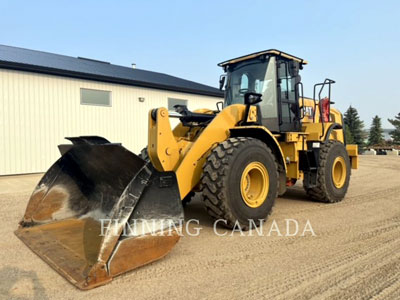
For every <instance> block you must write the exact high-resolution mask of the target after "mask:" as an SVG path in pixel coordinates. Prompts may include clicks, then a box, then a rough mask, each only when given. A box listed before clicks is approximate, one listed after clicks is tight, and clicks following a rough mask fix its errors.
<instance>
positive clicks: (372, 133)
mask: <svg viewBox="0 0 400 300" xmlns="http://www.w3.org/2000/svg"><path fill="white" fill-rule="evenodd" d="M383 142H384V140H383V129H382V122H381V118H379V117H378V116H375V117H374V118H373V119H372V125H371V128H370V130H369V137H368V144H369V145H382V144H383Z"/></svg>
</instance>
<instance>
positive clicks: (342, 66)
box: [0, 0, 400, 128]
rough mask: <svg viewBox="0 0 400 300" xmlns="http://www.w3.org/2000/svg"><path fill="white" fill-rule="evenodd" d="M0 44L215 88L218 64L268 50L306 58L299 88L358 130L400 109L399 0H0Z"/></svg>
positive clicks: (391, 116)
mask: <svg viewBox="0 0 400 300" xmlns="http://www.w3.org/2000/svg"><path fill="white" fill-rule="evenodd" d="M0 11H1V12H2V13H1V18H0V44H3V45H9V46H16V47H23V48H28V49H34V50H41V51H47V52H52V53H57V54H64V55H69V56H75V57H76V56H81V57H88V58H93V59H99V60H103V61H108V62H111V63H113V64H117V65H123V66H131V63H136V65H137V68H140V69H145V70H151V71H156V72H161V73H167V74H171V75H174V76H177V77H181V78H185V79H189V80H193V81H196V82H200V83H204V84H208V85H211V86H215V87H217V86H218V79H219V76H220V75H221V74H222V69H221V68H219V67H217V63H219V62H221V61H224V60H227V59H230V58H234V57H237V56H241V55H245V54H249V53H253V52H257V51H260V50H265V49H270V48H275V49H279V50H282V51H285V52H288V53H290V54H293V55H295V56H298V57H301V58H304V59H306V60H308V62H309V64H308V65H307V66H305V67H304V70H302V73H301V76H302V81H303V84H304V90H305V94H306V95H307V96H312V90H313V85H314V84H315V83H317V82H322V81H323V80H324V79H325V78H331V79H334V80H335V81H336V84H335V85H334V86H333V87H332V101H334V102H335V103H336V104H335V107H337V108H339V109H340V110H341V111H342V112H344V111H345V110H346V109H347V108H348V107H349V105H352V106H354V107H355V108H356V109H357V110H358V112H359V114H360V117H361V119H362V120H364V122H365V125H366V127H367V128H368V127H369V126H370V124H371V120H372V118H373V117H374V116H375V115H378V116H379V117H381V118H382V124H383V127H384V128H392V126H391V125H390V123H389V122H388V121H387V119H388V118H393V117H394V116H395V115H397V114H398V113H400V84H399V81H400V76H399V74H400V58H399V53H400V1H386V0H381V1H376V0H375V1H369V0H368V1H290V0H287V1H276V0H275V1H267V0H264V1H243V0H242V1H236V0H230V1H229V0H218V1H217V0H214V1H209V0H202V1H200V0H199V1H194V0H182V1H174V0H168V1H167V0H165V1H151V0H147V1H144V0H143V1H134V0H131V1H117V0H115V1H102V0H96V1H92V0H90V1H89V0H88V1H84V0H82V1H74V0H69V1H63V0H57V1H54V0H53V1H40V0H35V1H18V0H16V1H4V0H0Z"/></svg>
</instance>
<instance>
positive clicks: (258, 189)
mask: <svg viewBox="0 0 400 300" xmlns="http://www.w3.org/2000/svg"><path fill="white" fill-rule="evenodd" d="M268 190H269V175H268V171H267V168H266V167H265V166H264V165H263V164H262V163H260V162H251V163H249V164H248V165H247V166H246V168H245V169H244V171H243V173H242V178H241V180H240V192H241V194H242V198H243V201H244V203H246V205H247V206H249V207H252V208H256V207H260V206H261V205H262V204H263V203H264V201H265V199H266V198H267V195H268Z"/></svg>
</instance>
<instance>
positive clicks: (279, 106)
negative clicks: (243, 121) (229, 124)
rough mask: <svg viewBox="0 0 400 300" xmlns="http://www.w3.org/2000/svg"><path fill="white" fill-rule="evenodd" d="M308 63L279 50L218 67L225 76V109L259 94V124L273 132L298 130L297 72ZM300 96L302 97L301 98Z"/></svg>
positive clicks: (264, 52) (252, 55) (298, 79)
mask: <svg viewBox="0 0 400 300" xmlns="http://www.w3.org/2000/svg"><path fill="white" fill-rule="evenodd" d="M305 64H307V62H306V61H305V60H303V59H301V58H298V57H295V56H293V55H289V54H287V53H284V52H282V51H278V50H266V51H261V52H257V53H253V54H249V55H246V56H242V57H238V58H235V59H231V60H228V61H225V62H222V63H220V64H218V66H221V67H223V68H224V71H225V72H226V75H223V76H221V80H220V87H221V89H222V87H223V86H224V84H225V78H226V85H225V101H224V106H228V105H231V104H245V95H246V94H247V93H257V94H260V95H261V99H262V101H261V102H260V103H258V106H259V109H260V111H261V117H262V124H261V125H263V126H265V127H267V128H268V129H269V130H270V131H272V132H288V131H300V129H301V124H300V120H301V116H300V107H299V86H300V85H301V78H300V75H299V70H300V69H302V67H303V65H305ZM301 96H302V95H301Z"/></svg>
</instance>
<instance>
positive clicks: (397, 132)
mask: <svg viewBox="0 0 400 300" xmlns="http://www.w3.org/2000/svg"><path fill="white" fill-rule="evenodd" d="M388 121H389V122H390V124H392V125H393V126H394V130H393V131H391V132H389V134H390V136H391V137H392V138H393V143H394V144H400V113H398V114H397V116H395V117H394V119H388Z"/></svg>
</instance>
